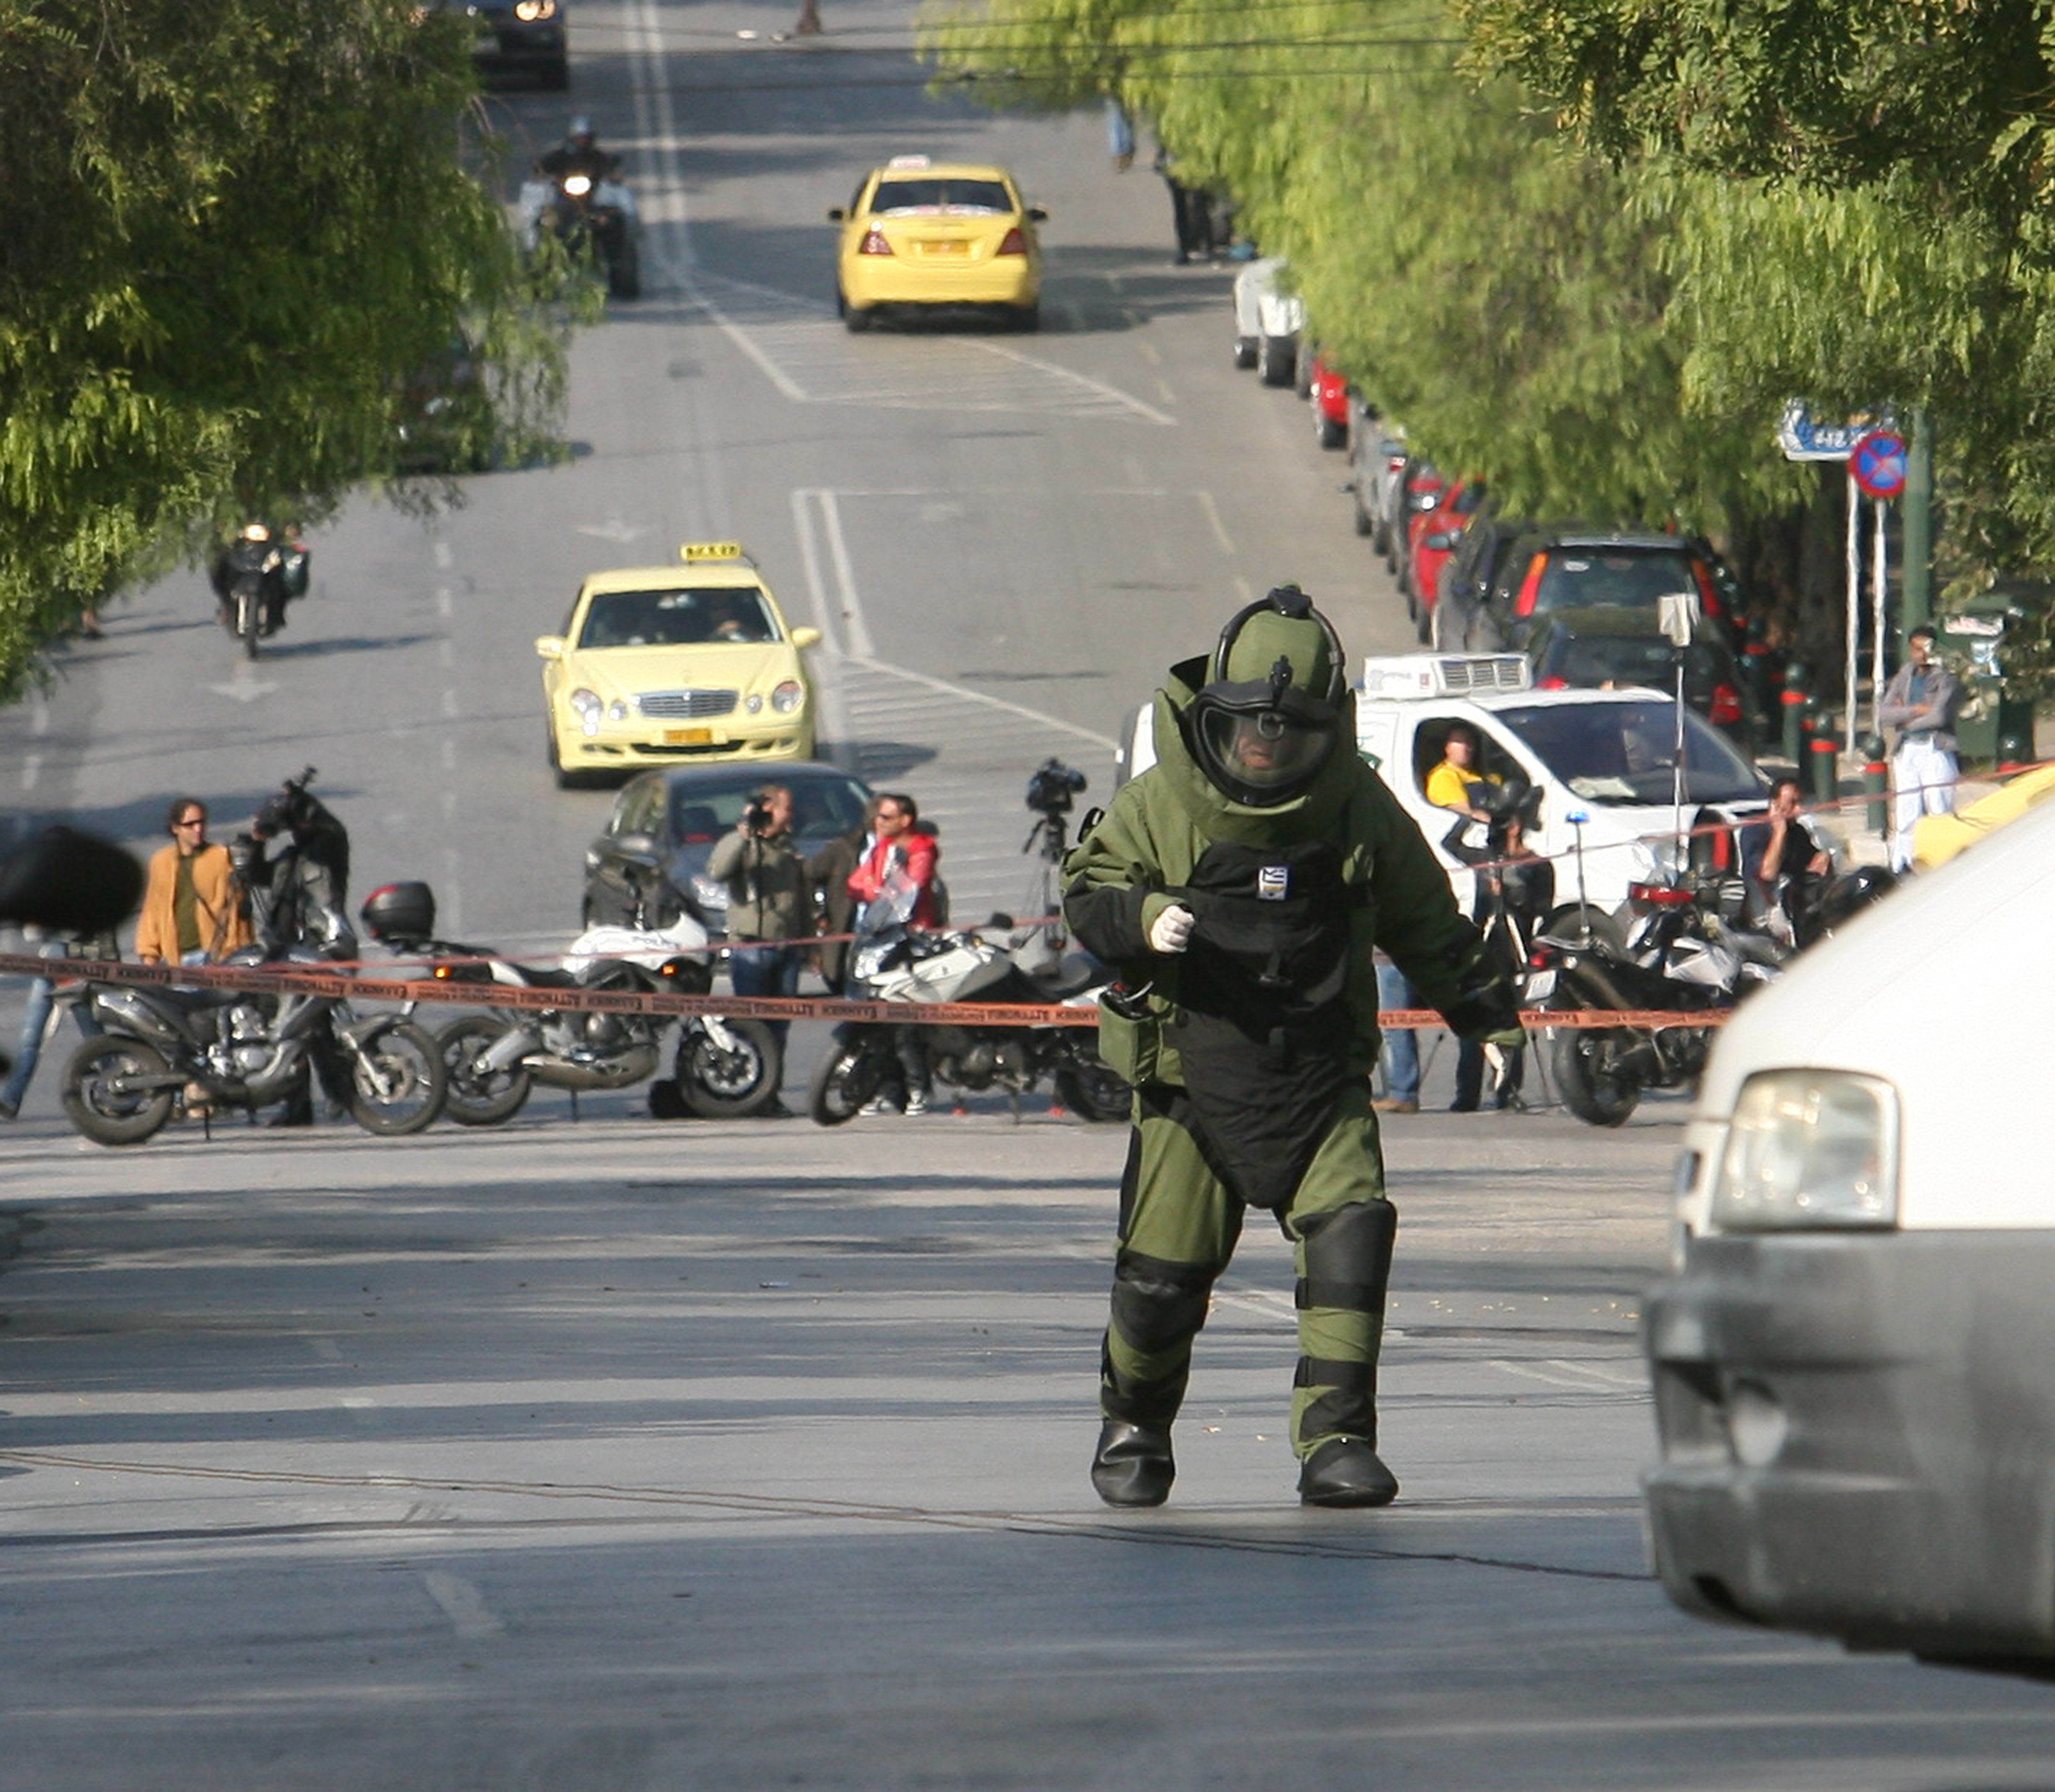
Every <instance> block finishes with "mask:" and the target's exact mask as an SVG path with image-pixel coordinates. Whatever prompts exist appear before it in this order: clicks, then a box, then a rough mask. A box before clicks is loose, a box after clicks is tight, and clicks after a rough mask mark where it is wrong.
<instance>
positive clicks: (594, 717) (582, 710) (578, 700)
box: [564, 685, 606, 740]
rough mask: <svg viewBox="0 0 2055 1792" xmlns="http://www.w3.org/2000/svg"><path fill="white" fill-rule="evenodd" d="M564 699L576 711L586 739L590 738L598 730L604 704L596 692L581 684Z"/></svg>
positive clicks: (603, 711) (604, 707)
mask: <svg viewBox="0 0 2055 1792" xmlns="http://www.w3.org/2000/svg"><path fill="white" fill-rule="evenodd" d="M564 701H565V702H566V703H568V704H569V705H570V706H571V708H572V709H573V710H574V712H576V714H577V716H578V726H579V728H581V729H582V730H583V732H584V733H585V736H586V739H588V740H590V738H591V737H592V736H594V735H595V734H597V733H598V732H599V718H600V717H601V716H602V715H603V714H604V713H605V709H606V705H605V703H604V702H602V701H601V698H600V695H599V693H598V692H597V691H589V690H587V689H586V688H585V686H584V685H579V686H578V689H576V690H574V691H573V692H572V693H570V696H569V697H566V698H565V699H564Z"/></svg>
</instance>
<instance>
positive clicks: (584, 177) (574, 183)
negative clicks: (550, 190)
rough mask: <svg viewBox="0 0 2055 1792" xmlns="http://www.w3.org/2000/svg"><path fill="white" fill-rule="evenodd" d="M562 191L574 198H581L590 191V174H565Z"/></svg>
mask: <svg viewBox="0 0 2055 1792" xmlns="http://www.w3.org/2000/svg"><path fill="white" fill-rule="evenodd" d="M564 191H566V192H567V193H569V194H570V196H571V197H572V198H573V199H583V198H584V197H585V196H586V194H587V193H589V192H590V191H592V176H590V175H589V174H573V175H567V176H565V178H564Z"/></svg>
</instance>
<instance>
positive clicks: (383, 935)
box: [357, 882, 436, 944]
mask: <svg viewBox="0 0 2055 1792" xmlns="http://www.w3.org/2000/svg"><path fill="white" fill-rule="evenodd" d="M357 918H358V919H359V920H361V922H363V923H364V930H365V932H366V933H369V935H370V936H371V937H372V938H373V939H374V940H377V941H379V942H380V943H381V944H389V943H390V942H392V941H394V940H425V939H429V938H432V937H433V936H434V933H435V930H436V893H435V892H434V891H433V890H431V889H430V888H429V887H428V886H427V885H426V884H424V883H420V882H406V883H389V884H385V885H381V886H380V887H379V888H378V889H377V890H373V891H372V892H371V894H369V896H367V897H365V898H364V906H363V907H362V908H361V909H359V910H357Z"/></svg>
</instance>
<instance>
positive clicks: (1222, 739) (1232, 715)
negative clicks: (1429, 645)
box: [1185, 585, 1348, 809]
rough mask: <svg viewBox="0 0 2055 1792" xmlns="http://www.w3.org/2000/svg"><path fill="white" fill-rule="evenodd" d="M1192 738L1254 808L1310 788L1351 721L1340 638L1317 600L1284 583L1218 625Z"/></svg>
mask: <svg viewBox="0 0 2055 1792" xmlns="http://www.w3.org/2000/svg"><path fill="white" fill-rule="evenodd" d="M1207 671H1208V676H1207V681H1206V684H1205V688H1204V689H1201V691H1200V693H1199V694H1198V695H1197V697H1195V698H1194V699H1193V701H1192V706H1191V708H1190V709H1189V711H1187V712H1186V723H1185V726H1186V730H1187V738H1186V742H1185V744H1186V745H1187V747H1188V748H1189V749H1190V752H1191V755H1192V757H1193V760H1196V761H1197V764H1198V768H1199V769H1200V771H1201V772H1204V773H1205V776H1206V778H1207V780H1208V781H1209V783H1211V784H1213V787H1214V788H1215V789H1217V790H1218V791H1221V793H1222V794H1223V795H1226V796H1228V797H1230V798H1232V799H1233V800H1234V801H1235V802H1237V803H1247V804H1248V805H1249V806H1250V807H1252V808H1258V809H1265V808H1274V807H1276V806H1277V805H1278V804H1280V803H1288V802H1290V801H1291V800H1292V799H1293V798H1294V797H1296V796H1298V795H1301V794H1303V793H1304V791H1306V789H1307V788H1308V787H1309V786H1310V785H1311V784H1312V782H1313V780H1315V778H1317V777H1318V776H1319V775H1320V772H1321V771H1322V769H1323V768H1324V767H1325V766H1326V764H1327V761H1328V760H1330V759H1331V758H1332V757H1333V756H1334V752H1335V747H1336V746H1337V745H1338V744H1339V743H1340V740H1341V735H1342V730H1343V726H1344V725H1345V722H1346V718H1347V702H1346V701H1345V699H1346V698H1347V689H1348V687H1347V680H1346V677H1345V676H1344V673H1343V666H1342V644H1341V642H1340V641H1339V639H1337V638H1336V637H1335V631H1334V630H1333V628H1332V627H1331V626H1330V625H1329V624H1328V622H1327V618H1326V617H1324V616H1323V615H1322V614H1320V613H1319V611H1318V610H1315V609H1314V607H1313V602H1312V599H1311V598H1308V596H1307V595H1306V594H1305V593H1304V591H1302V590H1300V589H1299V587H1298V586H1296V585H1281V586H1278V588H1277V589H1276V590H1274V591H1272V592H1271V594H1269V595H1268V597H1266V598H1264V599H1263V600H1262V601H1261V602H1260V603H1252V604H1250V605H1249V606H1247V608H1245V609H1244V610H1239V611H1237V613H1236V614H1235V615H1234V617H1233V619H1232V620H1230V621H1229V623H1228V625H1227V626H1226V627H1225V628H1224V629H1223V630H1221V637H1220V641H1219V644H1218V645H1217V646H1216V647H1215V648H1214V649H1213V659H1212V661H1211V663H1210V664H1209V667H1208V669H1207Z"/></svg>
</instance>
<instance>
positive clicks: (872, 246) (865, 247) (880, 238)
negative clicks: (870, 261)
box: [856, 230, 892, 255]
mask: <svg viewBox="0 0 2055 1792" xmlns="http://www.w3.org/2000/svg"><path fill="white" fill-rule="evenodd" d="M856 252H857V253H858V255H890V254H891V253H892V245H891V244H890V243H887V242H886V240H885V233H884V231H876V230H873V231H865V232H864V233H863V241H862V243H860V244H859V245H858V248H857V251H856Z"/></svg>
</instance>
